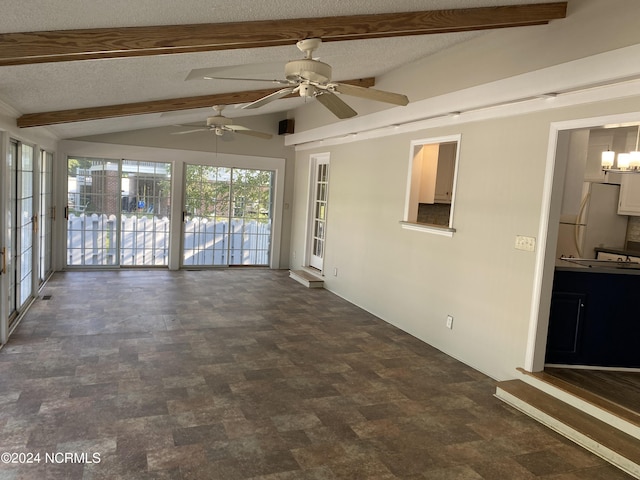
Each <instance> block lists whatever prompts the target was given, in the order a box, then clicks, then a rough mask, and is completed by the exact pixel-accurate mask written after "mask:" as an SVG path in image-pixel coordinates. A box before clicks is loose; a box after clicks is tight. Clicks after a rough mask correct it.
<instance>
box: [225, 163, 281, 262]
mask: <svg viewBox="0 0 640 480" xmlns="http://www.w3.org/2000/svg"><path fill="white" fill-rule="evenodd" d="M231 181H232V183H231V205H232V206H233V208H232V211H233V216H232V217H231V222H230V224H231V227H230V237H229V264H230V265H269V252H270V250H271V223H272V221H271V198H272V195H273V172H271V171H268V170H249V169H239V168H237V169H234V170H233V175H232V180H231Z"/></svg>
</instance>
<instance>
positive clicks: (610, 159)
mask: <svg viewBox="0 0 640 480" xmlns="http://www.w3.org/2000/svg"><path fill="white" fill-rule="evenodd" d="M639 141H640V125H639V126H638V132H637V133H636V148H635V150H633V151H632V152H623V153H619V154H618V161H617V163H616V168H613V163H614V160H615V158H616V152H614V151H612V150H610V149H609V147H607V150H606V151H604V152H602V156H601V159H600V165H601V166H602V169H603V170H616V171H640V150H639V149H638V143H639Z"/></svg>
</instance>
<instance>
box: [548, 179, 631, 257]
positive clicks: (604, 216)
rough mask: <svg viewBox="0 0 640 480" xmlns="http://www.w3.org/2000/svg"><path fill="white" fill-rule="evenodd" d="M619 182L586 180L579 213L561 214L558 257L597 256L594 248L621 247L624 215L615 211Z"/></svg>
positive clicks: (624, 228) (624, 223)
mask: <svg viewBox="0 0 640 480" xmlns="http://www.w3.org/2000/svg"><path fill="white" fill-rule="evenodd" d="M619 197H620V185H615V184H612V183H595V182H585V184H584V188H583V191H582V201H581V203H580V211H579V213H578V215H577V216H576V215H573V216H563V217H562V218H561V219H560V228H559V231H558V248H557V258H560V257H574V258H596V253H595V248H597V247H607V248H611V249H619V250H623V249H624V247H625V238H626V235H627V222H628V219H629V218H628V217H627V216H626V215H618V213H617V212H618V201H619Z"/></svg>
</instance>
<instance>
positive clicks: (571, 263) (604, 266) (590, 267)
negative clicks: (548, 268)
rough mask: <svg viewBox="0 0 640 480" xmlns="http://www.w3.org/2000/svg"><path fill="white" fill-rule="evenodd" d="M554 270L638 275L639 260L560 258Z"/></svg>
mask: <svg viewBox="0 0 640 480" xmlns="http://www.w3.org/2000/svg"><path fill="white" fill-rule="evenodd" d="M607 252H609V250H607ZM612 253H613V252H612ZM556 270H564V271H578V272H584V273H605V274H613V275H620V274H624V275H640V262H618V261H615V260H595V259H592V258H560V259H558V260H556Z"/></svg>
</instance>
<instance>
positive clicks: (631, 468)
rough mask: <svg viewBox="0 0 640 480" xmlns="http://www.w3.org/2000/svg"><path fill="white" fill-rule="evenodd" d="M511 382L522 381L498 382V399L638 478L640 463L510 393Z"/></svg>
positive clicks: (552, 399) (551, 399)
mask: <svg viewBox="0 0 640 480" xmlns="http://www.w3.org/2000/svg"><path fill="white" fill-rule="evenodd" d="M512 382H519V383H521V384H524V382H522V381H521V380H508V381H506V382H500V383H498V386H497V387H496V393H495V396H496V397H497V398H499V399H500V400H502V401H503V402H505V403H507V404H509V405H511V406H512V407H514V408H515V409H517V410H520V411H521V412H523V413H525V414H526V415H528V416H530V417H531V418H533V419H535V420H537V421H538V422H540V423H542V424H543V425H545V426H547V427H548V428H550V429H552V430H554V431H555V432H557V433H559V434H560V435H562V436H564V437H566V438H568V439H569V440H571V441H573V442H574V443H576V444H578V445H580V446H582V447H583V448H585V449H586V450H588V451H590V452H592V453H593V454H595V455H597V456H599V457H600V458H602V459H604V460H606V461H607V462H609V463H611V464H612V465H615V466H616V467H618V468H620V469H621V470H623V471H624V472H626V473H628V474H629V475H631V476H633V477H634V478H638V479H640V463H636V461H634V460H633V459H631V458H628V457H627V456H624V455H622V454H621V453H619V452H617V451H615V450H613V449H612V448H609V447H607V446H605V445H603V444H602V443H600V441H598V439H596V438H593V437H592V436H589V435H587V434H585V433H582V432H580V431H578V430H577V429H575V428H573V427H572V426H571V425H568V424H567V423H565V422H563V421H562V420H560V419H558V418H556V417H555V416H553V415H550V414H548V413H546V412H544V411H543V410H541V409H540V408H538V407H536V406H534V405H532V404H531V403H528V402H527V401H526V400H523V399H522V398H520V397H519V396H518V395H517V394H516V393H512V392H511V391H509V390H513V389H511V388H509V385H513V383H512ZM525 385H526V386H528V388H531V389H534V390H535V389H536V387H534V386H531V385H529V384H525ZM543 395H547V396H549V395H548V394H546V393H544V392H543ZM549 401H551V402H553V401H555V402H562V400H559V399H555V398H550V399H549ZM568 408H574V409H575V410H577V411H578V412H579V410H578V409H576V408H575V407H572V406H570V405H569V406H568ZM584 415H587V414H584ZM595 421H599V420H598V419H595ZM632 440H635V439H632ZM634 447H635V443H634ZM631 448H633V447H631Z"/></svg>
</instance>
